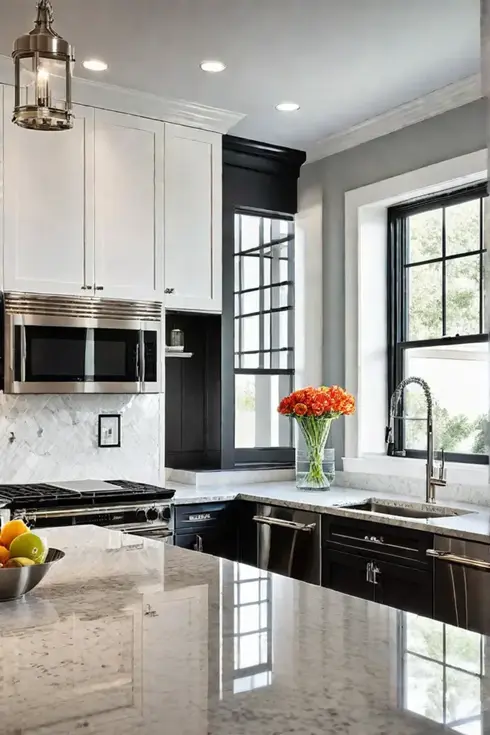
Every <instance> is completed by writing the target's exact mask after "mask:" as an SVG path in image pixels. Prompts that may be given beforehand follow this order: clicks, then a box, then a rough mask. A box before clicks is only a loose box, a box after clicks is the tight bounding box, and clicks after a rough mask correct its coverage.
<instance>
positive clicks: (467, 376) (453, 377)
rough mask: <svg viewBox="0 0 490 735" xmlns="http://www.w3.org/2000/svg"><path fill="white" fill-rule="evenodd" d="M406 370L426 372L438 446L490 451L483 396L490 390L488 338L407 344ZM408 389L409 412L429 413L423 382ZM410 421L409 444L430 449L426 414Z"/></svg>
mask: <svg viewBox="0 0 490 735" xmlns="http://www.w3.org/2000/svg"><path fill="white" fill-rule="evenodd" d="M405 374H406V375H416V376H418V377H420V378H423V379H424V380H426V381H427V383H428V384H429V385H430V387H431V390H432V394H433V401H434V407H433V411H434V446H435V448H436V449H444V450H445V451H446V452H458V453H460V452H463V453H468V454H486V453H487V452H488V429H489V424H488V418H487V409H486V408H485V406H486V403H485V401H484V400H483V397H484V396H488V395H489V380H488V376H489V370H488V346H487V345H486V344H485V343H482V342H477V343H473V344H460V345H447V346H446V345H436V346H434V347H418V348H414V349H407V350H406V352H405ZM455 386H457V388H456V389H455ZM405 395H406V400H405V415H406V416H407V417H412V418H425V416H426V410H427V409H426V402H425V397H424V394H423V393H422V391H421V390H420V388H419V387H418V386H408V387H407V390H406V394H405ZM405 424H406V446H407V448H409V449H420V450H425V448H426V444H427V439H426V426H425V420H422V421H420V420H419V421H416V420H412V419H408V420H407V421H406V422H405Z"/></svg>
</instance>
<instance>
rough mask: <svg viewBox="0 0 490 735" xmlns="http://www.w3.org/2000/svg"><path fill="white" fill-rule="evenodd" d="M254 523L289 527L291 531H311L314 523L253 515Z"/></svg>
mask: <svg viewBox="0 0 490 735" xmlns="http://www.w3.org/2000/svg"><path fill="white" fill-rule="evenodd" d="M254 521H255V523H263V524H264V525H266V526H281V527H282V528H290V529H291V530H292V531H313V530H314V529H315V528H316V523H295V522H294V521H285V520H282V518H267V517H266V516H254Z"/></svg>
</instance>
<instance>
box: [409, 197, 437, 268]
mask: <svg viewBox="0 0 490 735" xmlns="http://www.w3.org/2000/svg"><path fill="white" fill-rule="evenodd" d="M408 235H409V237H408V259H407V262H408V263H416V262H417V261H420V260H431V259H432V258H441V257H442V209H433V210H430V211H429V212H421V213H420V214H414V215H412V216H411V217H410V218H409V221H408Z"/></svg>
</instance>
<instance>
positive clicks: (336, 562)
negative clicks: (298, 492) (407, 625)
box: [322, 515, 433, 617]
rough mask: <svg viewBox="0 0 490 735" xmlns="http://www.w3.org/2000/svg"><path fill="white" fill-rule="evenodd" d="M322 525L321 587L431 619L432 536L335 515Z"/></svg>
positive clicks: (324, 519)
mask: <svg viewBox="0 0 490 735" xmlns="http://www.w3.org/2000/svg"><path fill="white" fill-rule="evenodd" d="M322 523H323V528H322V585H323V586H324V587H329V588H331V589H334V590H338V591H339V592H344V593H345V594H348V595H353V596H354V597H361V598H363V599H365V600H373V601H375V602H379V603H382V604H384V605H389V606H390V607H396V608H399V609H400V610H405V611H407V612H412V613H416V614H418V615H424V616H426V617H432V614H433V586H432V563H431V561H430V559H429V558H428V557H427V556H426V553H425V552H426V550H427V549H428V548H431V547H432V543H433V537H432V534H429V533H423V532H418V531H412V530H411V529H405V528H403V527H401V526H385V525H383V524H379V523H371V522H370V521H367V522H366V521H358V520H354V519H349V518H344V517H337V516H327V515H324V516H323V518H322Z"/></svg>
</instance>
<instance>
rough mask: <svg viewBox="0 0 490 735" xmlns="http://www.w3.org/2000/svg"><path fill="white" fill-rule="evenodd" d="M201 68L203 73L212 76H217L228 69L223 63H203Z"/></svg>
mask: <svg viewBox="0 0 490 735" xmlns="http://www.w3.org/2000/svg"><path fill="white" fill-rule="evenodd" d="M200 66H201V69H202V70H203V71H208V72H210V73H211V74H217V73H218V72H220V71H224V70H225V69H226V64H223V62H222V61H203V62H202V63H201V64H200Z"/></svg>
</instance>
